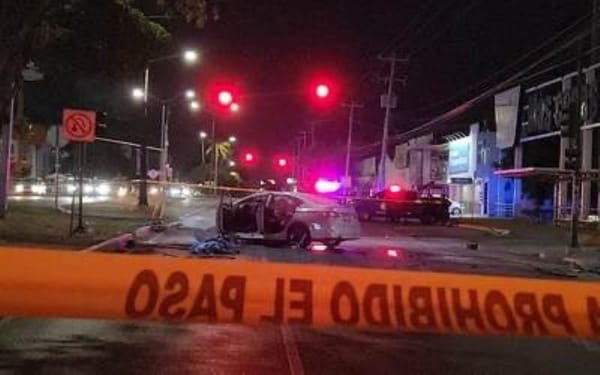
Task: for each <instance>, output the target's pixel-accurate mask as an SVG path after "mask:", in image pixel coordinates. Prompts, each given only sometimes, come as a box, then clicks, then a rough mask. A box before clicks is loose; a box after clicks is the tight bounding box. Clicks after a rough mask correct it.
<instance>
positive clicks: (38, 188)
mask: <svg viewBox="0 0 600 375" xmlns="http://www.w3.org/2000/svg"><path fill="white" fill-rule="evenodd" d="M31 192H32V193H34V194H39V195H42V194H46V185H45V184H34V185H31Z"/></svg>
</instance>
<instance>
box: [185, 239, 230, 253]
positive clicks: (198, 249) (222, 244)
mask: <svg viewBox="0 0 600 375" xmlns="http://www.w3.org/2000/svg"><path fill="white" fill-rule="evenodd" d="M190 251H191V253H192V254H194V255H207V254H239V253H240V251H239V250H238V249H235V248H234V243H233V242H232V241H231V240H229V239H227V238H226V237H224V236H223V235H218V236H216V237H213V238H208V239H204V240H195V241H194V242H192V245H191V246H190Z"/></svg>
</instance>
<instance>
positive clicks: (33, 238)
mask: <svg viewBox="0 0 600 375" xmlns="http://www.w3.org/2000/svg"><path fill="white" fill-rule="evenodd" d="M86 206H87V205H86ZM86 208H89V207H86ZM144 211H145V209H144ZM85 213H86V211H85V210H84V223H85V226H86V227H87V228H88V230H87V231H86V233H82V234H77V235H71V234H70V232H69V229H70V220H71V217H70V215H69V214H65V213H64V212H61V211H59V210H57V209H55V208H54V207H52V205H50V204H46V203H42V202H30V201H22V202H12V201H11V202H10V204H9V210H8V213H7V215H6V218H5V219H3V220H0V238H1V239H2V241H3V242H4V243H5V244H11V245H15V244H42V245H51V246H52V247H60V246H63V247H65V248H81V247H86V246H90V245H92V244H95V243H98V242H101V241H104V240H106V239H109V238H112V237H115V236H117V235H119V234H121V233H125V232H130V231H132V230H134V229H135V228H138V227H139V226H141V225H144V224H145V223H146V222H147V221H148V216H147V215H146V212H142V211H138V212H136V213H134V212H131V213H130V214H129V215H128V216H124V215H123V214H122V213H121V212H119V211H113V212H112V213H113V215H112V216H113V217H95V216H90V217H86V216H85ZM105 213H110V211H108V210H106V211H105ZM119 215H120V216H119ZM74 225H77V216H75V217H74Z"/></svg>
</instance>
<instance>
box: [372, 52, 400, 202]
mask: <svg viewBox="0 0 600 375" xmlns="http://www.w3.org/2000/svg"><path fill="white" fill-rule="evenodd" d="M379 59H380V60H382V61H385V62H388V63H390V74H389V76H388V78H387V92H386V95H385V97H384V98H382V101H381V102H382V106H383V107H385V117H384V119H383V134H382V136H381V154H380V158H379V168H378V173H377V181H376V186H375V189H376V190H378V191H381V190H383V189H385V161H386V151H387V144H388V138H389V127H390V115H391V111H392V108H395V107H396V103H395V101H394V100H393V98H392V95H393V93H394V83H395V81H396V64H397V63H399V62H400V63H406V62H408V59H406V58H397V57H396V53H395V52H392V55H391V56H390V57H384V56H379Z"/></svg>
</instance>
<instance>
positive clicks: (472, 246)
mask: <svg viewBox="0 0 600 375" xmlns="http://www.w3.org/2000/svg"><path fill="white" fill-rule="evenodd" d="M467 249H469V250H477V249H479V244H478V243H477V242H467Z"/></svg>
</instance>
